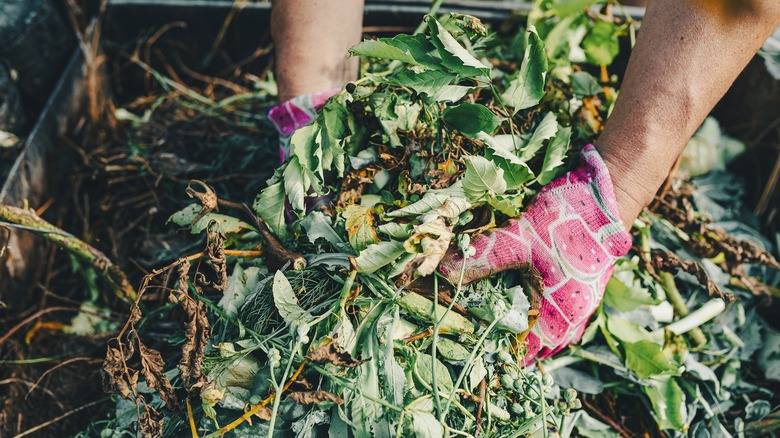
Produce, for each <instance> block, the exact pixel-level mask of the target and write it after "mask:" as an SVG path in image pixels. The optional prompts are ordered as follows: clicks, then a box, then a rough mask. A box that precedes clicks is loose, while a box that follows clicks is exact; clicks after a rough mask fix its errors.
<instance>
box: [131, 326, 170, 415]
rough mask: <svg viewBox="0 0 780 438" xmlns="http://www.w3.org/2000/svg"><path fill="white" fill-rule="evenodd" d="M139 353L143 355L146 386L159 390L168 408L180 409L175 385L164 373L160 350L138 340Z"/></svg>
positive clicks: (142, 372) (142, 364) (142, 367)
mask: <svg viewBox="0 0 780 438" xmlns="http://www.w3.org/2000/svg"><path fill="white" fill-rule="evenodd" d="M138 354H139V356H140V357H141V374H142V375H143V376H144V380H146V386H147V387H148V388H153V389H156V390H157V392H158V393H159V394H160V398H162V399H163V401H164V402H165V406H167V407H168V409H171V410H174V411H178V410H179V404H178V401H177V400H176V394H174V392H173V386H172V385H171V382H170V380H168V377H167V376H166V375H165V373H164V369H165V361H163V358H162V356H161V355H160V352H159V351H157V350H155V349H154V348H149V347H147V346H146V345H144V344H143V343H142V342H141V341H140V340H138Z"/></svg>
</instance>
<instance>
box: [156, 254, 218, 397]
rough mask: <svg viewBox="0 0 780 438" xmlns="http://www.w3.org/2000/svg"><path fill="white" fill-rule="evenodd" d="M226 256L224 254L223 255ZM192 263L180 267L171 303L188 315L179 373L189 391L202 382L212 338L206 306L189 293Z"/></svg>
mask: <svg viewBox="0 0 780 438" xmlns="http://www.w3.org/2000/svg"><path fill="white" fill-rule="evenodd" d="M223 255H224V254H223ZM189 269H190V263H189V261H187V260H186V259H185V260H183V261H182V263H181V264H180V265H179V270H178V274H179V280H178V282H177V285H176V289H174V290H172V291H171V294H170V296H169V297H170V298H169V299H170V301H171V302H173V303H177V304H180V305H181V306H182V309H183V310H184V313H185V314H186V315H187V321H186V323H185V326H186V336H185V339H186V341H185V342H184V345H183V346H182V357H181V360H180V361H179V371H181V377H182V380H184V384H185V386H186V387H187V388H188V389H192V388H193V386H195V385H197V384H198V383H199V382H201V380H202V374H201V365H202V362H203V350H204V349H205V348H206V345H207V344H208V341H209V337H210V336H211V325H210V324H209V320H208V314H207V312H206V306H205V305H204V304H203V303H202V302H201V301H196V300H195V299H193V298H192V297H191V296H190V295H189V293H188V291H189V287H188V282H187V278H188V274H189Z"/></svg>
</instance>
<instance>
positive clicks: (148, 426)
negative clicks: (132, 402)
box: [138, 406, 164, 438]
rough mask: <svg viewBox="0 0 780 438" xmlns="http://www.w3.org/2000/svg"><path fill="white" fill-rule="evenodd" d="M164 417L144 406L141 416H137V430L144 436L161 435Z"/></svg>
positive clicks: (145, 437)
mask: <svg viewBox="0 0 780 438" xmlns="http://www.w3.org/2000/svg"><path fill="white" fill-rule="evenodd" d="M163 421H164V417H163V416H162V415H161V414H160V413H159V412H157V411H155V410H154V409H152V408H151V407H149V406H146V407H145V409H144V412H143V413H142V414H141V417H140V418H138V431H139V432H140V433H141V436H143V437H144V438H158V437H161V436H162V427H163Z"/></svg>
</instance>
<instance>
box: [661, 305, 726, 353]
mask: <svg viewBox="0 0 780 438" xmlns="http://www.w3.org/2000/svg"><path fill="white" fill-rule="evenodd" d="M725 308H726V302H725V301H723V300H722V299H720V298H713V299H711V300H709V301H707V302H706V303H704V305H703V306H701V307H699V308H698V309H696V310H694V311H693V312H691V313H690V314H689V315H688V316H686V317H685V318H681V319H678V320H677V321H675V322H673V323H671V324H669V325H667V326H666V327H664V329H666V330H669V331H670V332H672V333H674V334H675V335H681V334H683V333H688V332H691V334H693V331H694V330H699V331H701V328H700V326H701V325H702V324H704V323H706V322H708V321H709V320H711V319H712V318H715V317H716V316H718V315H720V314H721V312H723V310H724V309H725ZM659 330H663V329H659ZM657 331H658V330H656V332H657ZM656 332H653V333H652V334H655V333H656ZM702 336H704V334H703V333H702ZM704 342H705V343H706V342H707V339H706V338H705V339H704Z"/></svg>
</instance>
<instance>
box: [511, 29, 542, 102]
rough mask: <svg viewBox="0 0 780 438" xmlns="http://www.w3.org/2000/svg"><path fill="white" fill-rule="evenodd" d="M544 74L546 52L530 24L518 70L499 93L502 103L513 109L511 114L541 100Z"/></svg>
mask: <svg viewBox="0 0 780 438" xmlns="http://www.w3.org/2000/svg"><path fill="white" fill-rule="evenodd" d="M546 75H547V54H546V53H545V51H544V42H543V41H542V40H541V39H540V38H539V35H538V34H537V33H536V29H534V28H533V26H531V27H529V29H528V43H527V44H526V47H525V55H523V63H522V64H520V71H519V72H518V73H517V75H515V76H514V77H513V78H512V79H511V80H510V81H509V86H508V87H507V89H506V91H505V92H504V94H502V95H501V98H502V99H503V101H504V103H505V104H507V105H509V106H511V107H512V108H513V109H514V111H513V113H512V114H513V115H514V114H515V113H517V112H518V111H520V110H523V109H526V108H530V107H532V106H534V105H536V104H538V103H539V101H540V100H542V97H544V81H545V76H546Z"/></svg>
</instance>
